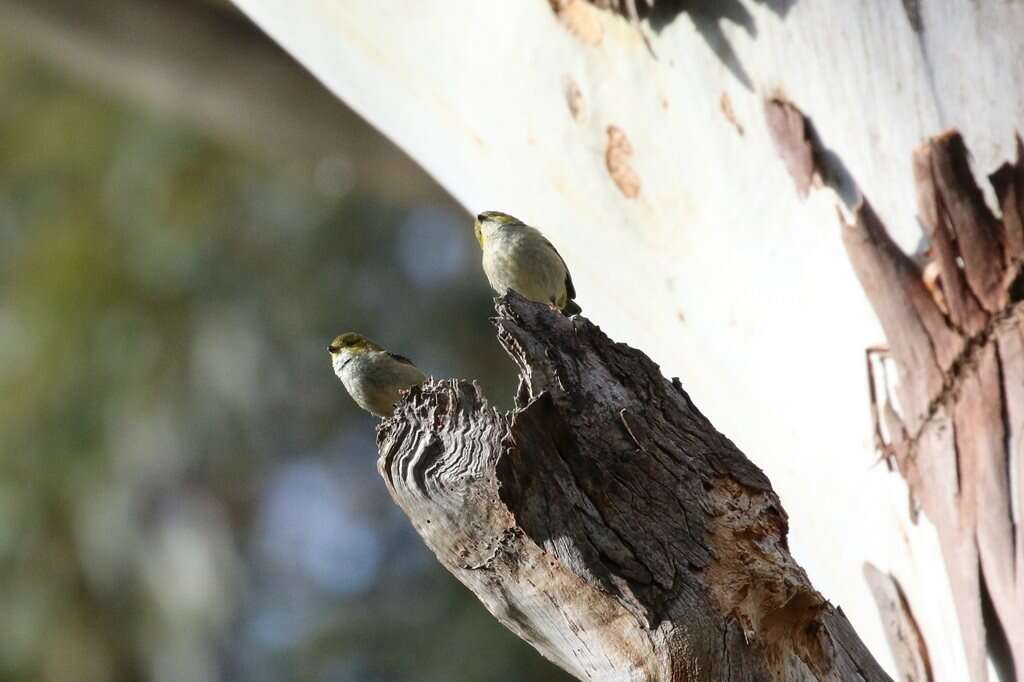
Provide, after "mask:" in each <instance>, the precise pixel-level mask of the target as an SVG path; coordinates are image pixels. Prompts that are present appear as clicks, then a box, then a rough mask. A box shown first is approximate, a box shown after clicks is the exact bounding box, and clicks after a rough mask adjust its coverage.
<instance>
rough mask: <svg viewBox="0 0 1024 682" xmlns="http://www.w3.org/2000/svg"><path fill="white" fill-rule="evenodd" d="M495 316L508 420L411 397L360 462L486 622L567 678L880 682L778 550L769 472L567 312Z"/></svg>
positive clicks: (422, 390)
mask: <svg viewBox="0 0 1024 682" xmlns="http://www.w3.org/2000/svg"><path fill="white" fill-rule="evenodd" d="M496 307H497V312H498V317H497V318H496V320H495V323H496V326H497V329H498V338H499V341H500V342H501V344H502V346H503V347H504V348H505V350H506V351H507V352H508V353H509V354H510V355H511V356H512V357H513V359H514V360H515V362H516V364H517V366H518V367H519V368H520V373H521V375H520V376H521V381H520V389H519V396H520V398H519V400H517V407H516V409H515V410H513V411H512V412H510V413H507V414H498V413H497V412H495V411H494V410H493V409H491V408H489V407H488V406H487V404H486V401H485V400H484V398H483V396H482V395H481V394H480V391H479V389H478V388H477V387H476V386H475V385H473V384H469V383H468V382H464V381H440V382H431V383H428V384H426V385H424V386H421V387H417V388H414V389H412V390H411V391H409V393H408V395H407V396H406V397H405V398H404V399H403V400H402V401H400V402H399V404H398V405H397V406H396V408H395V414H394V416H392V417H391V418H390V419H387V420H385V421H384V422H383V423H382V424H381V426H380V427H379V430H378V447H379V450H380V459H379V460H378V466H379V467H380V469H381V474H382V475H383V477H384V480H385V483H386V484H387V486H388V489H389V491H390V492H391V495H392V497H393V498H394V500H395V501H396V503H398V505H399V506H400V507H401V508H402V509H403V510H404V511H405V513H406V514H407V515H408V516H409V518H410V520H411V521H412V523H413V525H414V527H415V528H416V530H417V531H418V532H419V534H420V535H421V536H422V537H423V539H424V541H425V542H426V543H427V545H428V546H429V547H430V548H431V549H432V550H433V551H434V553H435V554H436V555H437V557H438V559H439V560H440V561H441V563H442V564H443V565H444V566H445V567H446V568H447V569H448V570H449V571H451V572H452V574H453V575H455V576H456V577H457V578H458V579H459V580H460V581H462V582H463V583H464V584H465V585H466V586H467V587H469V588H470V589H471V590H472V591H473V592H474V593H475V594H476V595H477V596H478V597H479V598H480V600H481V602H483V604H484V606H485V607H486V608H487V609H488V610H489V611H490V612H491V613H492V614H493V615H494V616H495V617H496V618H498V620H500V621H501V622H502V623H504V624H505V625H506V626H507V627H509V629H511V630H512V631H513V632H515V633H516V634H518V635H519V636H520V637H522V638H523V639H525V640H526V641H528V642H529V643H530V644H532V645H533V646H534V647H535V648H537V650H538V651H540V652H541V653H542V654H543V655H545V656H547V657H548V658H549V659H550V660H552V661H553V662H555V663H556V664H557V665H559V666H561V667H562V668H564V669H566V670H568V671H569V672H570V673H572V674H573V675H575V676H576V677H578V678H579V679H587V680H651V681H652V682H653V681H655V680H658V681H661V680H679V681H682V680H687V681H698V682H704V681H706V682H712V681H716V682H717V681H718V680H736V681H737V682H739V681H740V680H743V681H747V680H780V681H781V680H790V679H822V680H834V681H836V682H838V681H839V680H846V679H851V678H850V675H852V674H853V671H862V674H863V677H864V678H865V679H868V680H872V681H873V680H885V679H888V678H887V677H886V676H885V674H884V673H883V672H882V670H881V669H880V668H879V667H878V665H877V663H875V661H874V659H872V658H871V656H870V654H868V653H867V651H866V650H865V649H864V647H863V645H862V644H861V643H860V641H859V639H857V636H856V633H854V631H853V629H852V628H851V626H850V624H849V622H848V621H847V620H846V619H845V617H844V616H842V614H841V612H838V611H837V610H835V609H834V608H832V607H831V606H830V605H829V604H828V603H827V602H826V601H825V600H824V598H822V597H821V596H820V595H818V593H817V592H816V591H815V590H814V588H813V586H812V585H811V584H810V581H809V580H808V579H807V576H806V574H805V573H804V572H803V570H802V569H801V568H800V566H799V565H798V564H797V563H796V561H795V560H794V559H793V557H792V556H791V555H790V554H789V550H788V547H787V544H786V534H787V532H788V527H787V521H786V515H785V512H784V511H783V509H782V506H781V504H780V502H779V500H778V498H777V496H776V495H775V493H774V492H773V491H772V489H771V484H770V483H769V481H768V479H767V477H765V475H764V473H763V472H761V470H760V469H758V468H757V467H756V466H755V465H753V464H752V463H750V461H749V460H747V458H746V457H745V456H744V455H743V454H742V453H741V452H740V451H739V450H738V449H737V448H736V446H735V445H734V444H733V443H732V442H731V441H730V440H729V439H728V438H726V437H725V436H723V435H722V434H720V433H719V432H718V431H717V430H716V429H715V428H714V426H713V425H712V424H711V423H710V422H709V421H708V420H707V418H706V417H705V416H704V415H702V414H701V413H700V411H699V410H697V408H696V406H694V405H693V403H692V402H691V401H690V399H689V396H687V395H686V392H685V391H684V390H683V389H682V385H681V383H680V382H678V380H676V381H669V380H667V379H666V378H665V377H664V376H662V374H661V372H660V370H659V369H658V367H657V365H655V364H654V363H653V362H652V361H651V360H650V359H649V358H647V356H645V355H644V354H643V353H641V352H640V351H638V350H635V349H633V348H630V347H628V346H626V345H624V344H618V343H615V342H613V341H612V340H610V339H609V338H608V337H607V336H605V335H604V334H603V333H602V332H601V331H600V329H598V328H597V327H596V326H595V325H593V324H592V323H591V322H590V321H589V320H587V319H586V318H584V317H582V316H575V317H573V318H572V319H569V318H566V317H565V316H564V315H561V314H559V313H557V312H554V311H552V310H550V309H549V307H548V306H545V305H543V304H535V303H531V302H529V301H526V300H525V299H523V298H522V297H520V296H518V295H516V294H514V293H510V294H508V295H507V296H505V297H502V298H501V299H498V301H497V306H496Z"/></svg>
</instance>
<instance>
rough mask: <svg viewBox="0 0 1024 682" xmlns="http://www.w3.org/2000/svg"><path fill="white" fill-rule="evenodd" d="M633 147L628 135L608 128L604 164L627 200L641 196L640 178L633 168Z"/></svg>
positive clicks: (614, 128)
mask: <svg viewBox="0 0 1024 682" xmlns="http://www.w3.org/2000/svg"><path fill="white" fill-rule="evenodd" d="M632 157H633V146H632V145H631V144H630V143H629V138H628V137H626V133H624V132H623V131H622V129H620V128H618V127H617V126H613V125H611V126H608V141H607V144H606V146H605V152H604V163H605V167H606V168H607V169H608V175H609V176H610V177H611V179H612V181H613V182H614V183H615V186H616V187H618V188H619V191H620V192H622V196H624V197H626V198H627V199H636V198H637V197H638V196H640V176H639V175H637V173H636V171H635V170H633V166H632Z"/></svg>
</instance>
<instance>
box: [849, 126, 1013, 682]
mask: <svg viewBox="0 0 1024 682" xmlns="http://www.w3.org/2000/svg"><path fill="white" fill-rule="evenodd" d="M914 177H915V180H916V184H917V197H918V204H919V210H920V218H921V222H922V224H923V225H924V228H925V230H926V231H927V232H928V235H929V237H930V238H931V243H932V251H933V257H934V261H933V262H932V263H930V264H929V267H930V268H931V269H932V270H933V272H934V271H935V270H936V269H937V272H938V275H937V277H938V286H939V289H940V290H941V293H942V297H941V300H942V301H943V302H944V306H940V305H939V302H938V301H937V300H936V297H935V296H934V295H933V292H932V291H929V289H928V287H927V286H926V285H925V281H924V278H923V275H922V272H921V271H920V270H919V269H918V267H917V265H916V264H915V263H914V262H913V261H911V260H910V259H909V258H908V257H907V256H906V255H905V254H904V253H902V252H901V251H900V250H899V248H898V247H897V246H896V245H895V244H894V243H893V242H892V240H891V239H890V238H889V235H888V234H887V232H886V230H885V227H884V226H883V225H882V224H881V222H880V221H879V219H878V217H877V216H876V215H875V213H874V211H873V210H872V209H871V206H870V204H868V203H867V201H862V202H861V204H860V206H859V207H858V208H857V210H856V220H855V221H854V223H853V224H852V225H847V226H846V228H845V230H844V242H845V244H846V248H847V252H848V253H849V256H850V261H851V263H852V264H853V267H854V270H855V271H856V273H857V276H858V278H859V279H860V282H861V284H862V286H863V287H864V290H865V292H866V293H867V296H868V298H869V300H870V301H871V303H872V305H873V306H874V308H875V312H876V313H877V315H878V317H879V320H880V321H881V323H882V327H883V329H884V330H885V334H886V337H888V340H889V343H890V346H891V350H892V358H893V359H894V360H895V362H896V364H897V366H898V367H899V371H900V382H899V387H898V390H897V396H896V399H897V401H898V403H899V404H898V409H897V408H896V407H894V406H892V405H887V406H886V409H885V416H886V420H887V427H888V431H889V433H890V434H892V438H893V442H892V443H891V444H890V445H889V446H888V448H887V450H889V451H890V452H892V453H893V455H894V459H895V461H896V464H897V467H898V468H899V471H900V473H901V475H902V476H903V477H904V479H906V481H907V484H908V486H909V488H910V494H911V496H912V498H913V500H912V506H918V505H919V506H920V508H921V509H922V510H923V511H924V512H925V514H926V515H927V516H928V518H929V519H930V520H931V521H932V523H934V524H935V526H936V528H937V530H938V533H939V539H940V542H941V545H942V551H943V557H944V560H945V563H946V569H947V572H948V574H949V579H950V583H951V587H952V591H953V597H954V601H955V603H956V608H957V613H958V617H959V620H960V631H961V634H962V637H963V643H964V648H965V651H966V655H967V660H968V667H969V669H970V673H971V679H973V680H985V679H986V676H987V672H986V665H987V662H986V659H987V657H991V658H993V660H994V662H995V663H996V667H997V668H1000V669H1001V670H1003V671H1007V672H1006V674H1007V675H1008V677H1006V679H1014V678H1015V677H1016V679H1021V678H1020V677H1019V675H1024V549H1022V548H1024V537H1022V534H1021V533H1022V526H1021V522H1020V521H1021V499H1022V498H1024V494H1022V493H1024V457H1022V448H1024V307H1022V306H1024V304H1022V303H1021V302H1020V301H1021V298H1022V296H1021V293H1022V292H1021V286H1020V282H1021V271H1022V270H1021V263H1022V257H1024V227H1022V221H1021V216H1022V213H1024V212H1022V203H1024V202H1022V198H1024V162H1022V153H1021V145H1020V144H1019V143H1018V159H1017V162H1016V164H1012V165H1010V164H1007V165H1004V166H1003V167H1002V168H1000V169H999V170H998V171H997V172H996V173H995V174H993V176H992V177H991V179H992V183H993V186H994V188H995V190H996V195H997V197H998V199H999V201H1000V205H1001V208H1002V212H1003V215H1002V219H999V218H997V217H996V216H994V215H992V212H991V211H990V210H989V209H988V207H987V206H986V205H985V202H984V200H983V198H982V194H981V190H980V189H979V188H978V186H977V184H976V183H975V182H974V177H973V175H972V174H971V171H970V167H969V164H968V153H967V149H966V148H965V146H964V143H963V140H962V139H961V138H960V135H959V134H957V133H955V132H950V133H946V134H944V135H940V136H938V137H935V138H932V139H931V140H929V141H928V142H927V143H925V144H924V145H922V146H921V147H920V148H919V149H918V150H916V151H915V153H914ZM934 277H935V275H934V274H932V275H931V278H933V279H934ZM933 286H934V283H933ZM985 595H987V598H989V599H990V600H991V604H992V608H991V609H983V605H982V604H983V596H985ZM889 635H890V638H891V637H892V636H893V633H892V632H890V633H889Z"/></svg>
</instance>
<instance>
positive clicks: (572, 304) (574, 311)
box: [562, 300, 583, 315]
mask: <svg viewBox="0 0 1024 682" xmlns="http://www.w3.org/2000/svg"><path fill="white" fill-rule="evenodd" d="M562 312H563V313H565V314H566V315H579V314H580V313H582V312H583V308H581V307H580V304H579V303H577V302H576V301H572V300H569V301H566V303H565V307H564V308H562Z"/></svg>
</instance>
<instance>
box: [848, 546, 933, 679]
mask: <svg viewBox="0 0 1024 682" xmlns="http://www.w3.org/2000/svg"><path fill="white" fill-rule="evenodd" d="M864 579H865V580H867V582H868V587H870V588H871V594H872V595H873V596H874V598H875V603H876V604H877V605H878V611H879V613H881V614H882V621H883V622H884V623H885V634H886V637H887V639H888V641H889V648H890V649H892V653H893V658H894V659H896V667H897V668H899V671H900V680H902V681H903V682H932V680H934V679H935V678H934V676H933V675H932V664H931V661H930V660H929V658H928V647H927V645H926V644H925V641H924V635H922V634H921V629H920V628H919V627H918V625H917V619H916V618H914V614H913V612H911V610H910V604H909V603H907V597H906V595H905V594H904V593H903V588H901V587H900V584H899V582H897V581H896V578H894V577H893V576H892V575H887V574H885V573H882V572H881V571H879V570H878V569H877V568H875V567H874V566H872V565H871V564H864Z"/></svg>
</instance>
